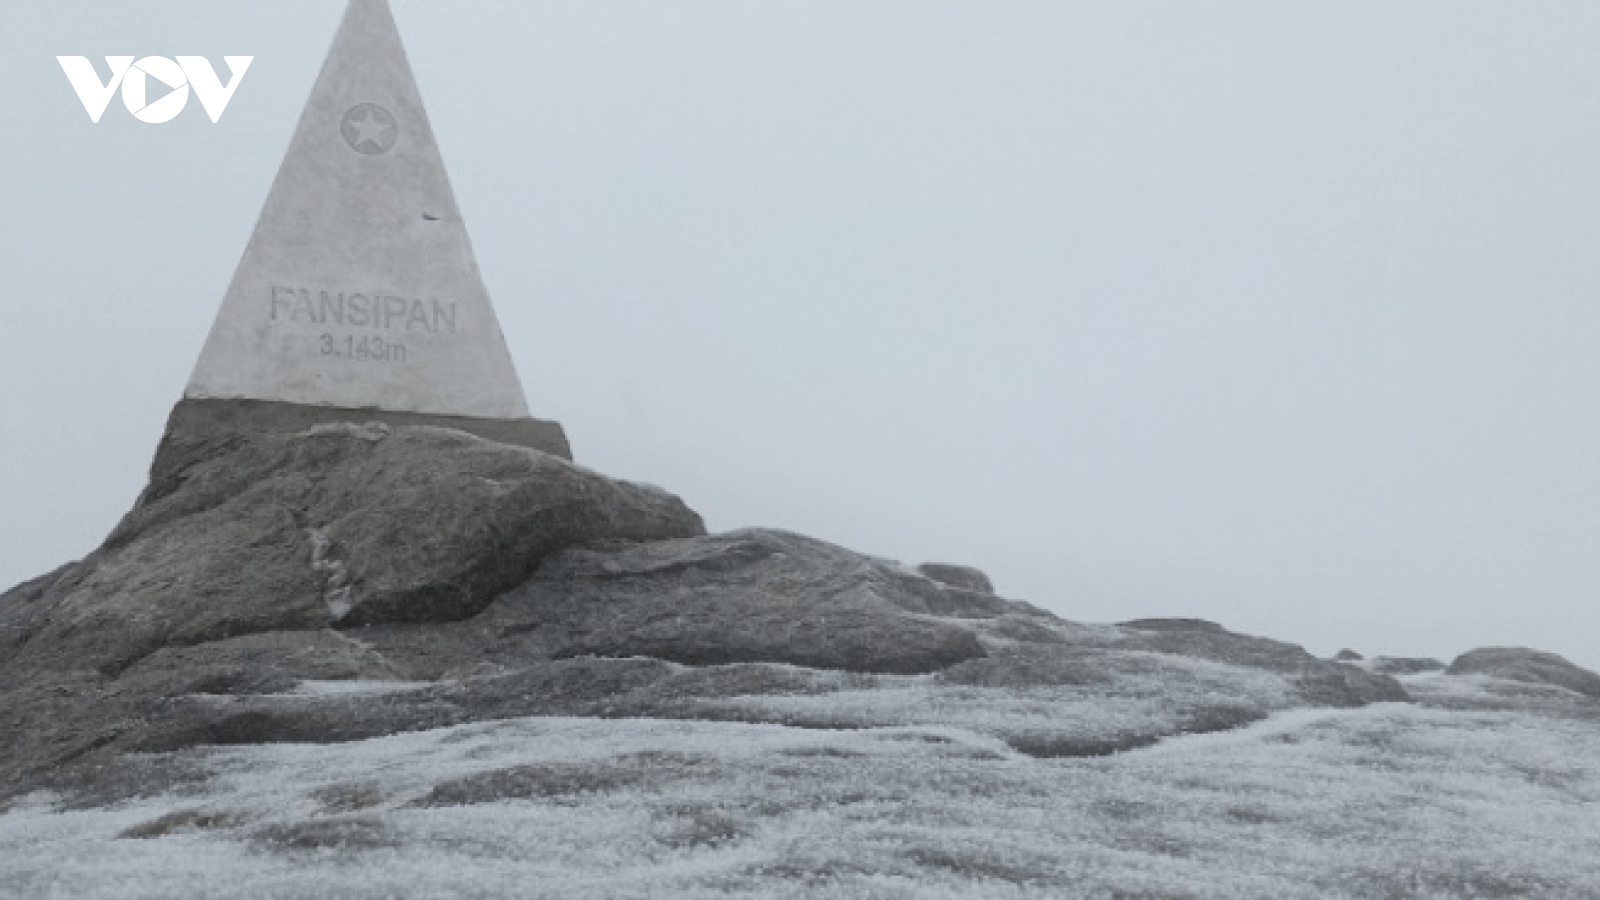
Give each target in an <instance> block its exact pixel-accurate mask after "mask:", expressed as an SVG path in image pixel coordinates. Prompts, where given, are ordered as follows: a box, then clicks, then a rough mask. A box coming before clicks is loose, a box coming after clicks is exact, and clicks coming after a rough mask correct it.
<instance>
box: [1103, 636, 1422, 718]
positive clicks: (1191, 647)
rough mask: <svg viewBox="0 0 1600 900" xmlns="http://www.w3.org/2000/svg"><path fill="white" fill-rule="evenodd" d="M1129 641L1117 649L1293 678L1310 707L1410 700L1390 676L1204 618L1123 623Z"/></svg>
mask: <svg viewBox="0 0 1600 900" xmlns="http://www.w3.org/2000/svg"><path fill="white" fill-rule="evenodd" d="M1120 627H1121V628H1123V629H1124V630H1125V631H1126V632H1128V637H1127V638H1126V640H1124V641H1123V642H1122V643H1121V644H1119V646H1121V647H1125V648H1138V649H1144V650H1153V651H1157V652H1160V653H1171V654H1176V655H1178V656H1190V657H1194V658H1196V659H1209V660H1212V661H1214V662H1220V663H1227V664H1228V665H1233V666H1244V667H1246V668H1253V669H1265V670H1267V671H1269V672H1277V673H1279V674H1281V675H1286V676H1288V677H1290V678H1292V679H1294V680H1295V681H1296V682H1297V683H1298V684H1299V685H1300V690H1301V692H1302V693H1303V694H1304V695H1305V697H1306V700H1307V701H1308V702H1310V703H1314V704H1318V705H1326V706H1361V705H1363V704H1367V703H1381V702H1387V701H1401V700H1407V699H1409V697H1408V695H1407V694H1406V690H1405V688H1404V687H1402V686H1401V685H1400V682H1398V681H1395V680H1394V679H1393V678H1391V677H1389V676H1388V675H1384V674H1380V673H1376V672H1368V671H1367V670H1365V669H1362V668H1359V667H1357V666H1353V665H1350V664H1348V663H1342V662H1332V661H1329V660H1325V659H1318V658H1317V657H1315V656H1312V655H1311V654H1310V653H1309V652H1307V651H1306V649H1305V648H1304V647H1301V646H1300V645H1299V644H1290V643H1287V642H1284V641H1275V640H1271V639H1270V638H1262V637H1252V636H1250V635H1246V634H1236V633H1234V632H1232V631H1229V630H1227V629H1226V628H1223V627H1222V626H1221V625H1218V624H1216V623H1215V622H1207V621H1205V620H1203V619H1138V620H1135V621H1131V622H1123V623H1121V626H1120Z"/></svg>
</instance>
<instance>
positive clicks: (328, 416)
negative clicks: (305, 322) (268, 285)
mask: <svg viewBox="0 0 1600 900" xmlns="http://www.w3.org/2000/svg"><path fill="white" fill-rule="evenodd" d="M336 422H346V423H349V424H352V425H365V424H367V423H369V422H378V423H381V424H383V425H388V426H390V427H392V428H397V427H402V426H407V425H425V426H430V427H434V428H450V429H453V430H456V431H465V432H466V433H468V434H471V435H475V436H477V437H481V438H483V439H484V440H489V441H494V442H495V443H497V444H512V445H514V446H518V447H528V448H531V449H534V450H539V451H542V452H545V453H549V454H551V455H554V456H559V457H561V458H562V459H566V460H570V459H572V449H571V447H570V446H569V445H568V444H567V436H566V433H565V432H564V431H563V430H562V428H561V425H560V424H559V423H557V422H546V421H544V420H541V419H479V418H473V417H471V416H441V415H431V414H428V413H405V412H391V411H389V410H382V409H345V408H342V407H337V406H307V405H305V404H301V403H279V402H275V401H270V400H180V401H178V403H177V404H176V405H174V406H173V407H172V413H171V414H170V415H169V416H168V417H167V427H166V430H165V431H164V432H163V433H162V436H161V443H160V445H159V446H157V447H156V455H155V460H154V461H153V462H152V463H151V465H150V472H151V475H150V480H151V481H152V482H162V481H165V480H166V479H167V478H168V477H169V476H170V475H171V473H173V472H179V471H182V469H183V468H184V467H185V466H186V465H188V464H189V462H190V461H191V460H193V459H194V458H195V457H197V456H204V455H206V454H208V453H211V452H213V449H212V448H214V447H216V446H218V445H219V444H225V443H229V442H235V441H237V439H239V438H242V437H248V436H250V435H255V434H292V433H295V432H299V431H305V430H307V429H309V428H312V427H314V426H317V425H330V424H333V423H336Z"/></svg>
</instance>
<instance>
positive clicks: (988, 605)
mask: <svg viewBox="0 0 1600 900" xmlns="http://www.w3.org/2000/svg"><path fill="white" fill-rule="evenodd" d="M497 606H498V607H501V609H500V610H498V612H499V614H500V615H501V616H502V621H505V622H506V623H507V624H506V625H505V626H504V627H506V628H510V629H517V630H527V631H535V630H536V631H538V633H539V635H540V637H541V640H542V641H543V642H544V643H545V646H546V647H548V649H549V652H550V653H551V654H552V655H555V656H579V655H586V654H594V655H600V656H650V657H655V658H657V659H666V660H672V661H675V662H681V663H688V664H692V665H709V664H720V663H734V662H784V663H792V664H794V665H801V666H810V667H815V668H825V669H848V670H851V671H858V672H931V671H935V670H938V669H941V668H944V667H946V666H949V665H952V664H954V663H957V662H960V661H961V660H964V659H970V658H973V657H977V656H982V655H983V654H984V651H983V648H982V645H981V644H980V643H979V642H978V639H977V637H976V636H975V635H974V633H973V632H972V631H971V630H969V629H966V628H962V627H960V626H959V625H958V624H957V623H954V622H952V623H944V622H938V621H931V620H930V619H929V618H928V617H929V616H940V617H949V618H954V619H963V618H977V619H985V618H998V617H999V616H1001V615H1003V614H1005V613H1007V612H1011V611H1012V610H1013V609H1014V608H1015V607H1013V606H1012V604H1010V603H1009V602H1007V601H1005V600H1001V599H999V598H997V597H994V596H993V595H990V594H980V593H977V592H973V591H965V590H961V589H959V588H951V587H947V586H944V585H940V584H937V583H935V582H930V581H928V580H926V579H922V578H917V577H915V576H912V575H910V574H908V573H905V572H904V571H902V570H901V569H900V568H899V567H898V566H894V565H891V564H887V563H884V562H881V561H878V560H874V559H872V558H870V557H866V556H862V555H860V554H857V553H853V552H851V551H849V550H846V549H844V548H842V547H836V546H834V545H831V544H827V543H824V542H822V541H817V540H813V539H810V538H806V537H802V536H800V535H796V534H789V533H786V532H780V531H768V530H761V529H747V530H743V531H734V532H729V533H726V534H717V535H710V536H707V537H697V538H687V539H682V540H671V541H657V542H653V543H649V544H641V545H638V546H632V547H626V548H622V549H619V550H615V551H609V552H608V551H604V550H593V549H581V548H574V549H570V550H567V551H564V552H562V553H561V554H559V555H557V556H555V557H552V558H551V559H550V560H549V561H548V562H547V563H546V564H545V565H544V566H543V567H541V568H540V570H539V571H538V572H537V573H535V574H534V576H533V577H532V578H530V579H528V581H527V582H525V583H524V584H522V585H521V586H520V587H518V588H517V589H516V590H515V591H512V592H511V593H509V594H507V595H506V596H505V597H504V598H503V599H502V600H501V601H499V602H498V603H497Z"/></svg>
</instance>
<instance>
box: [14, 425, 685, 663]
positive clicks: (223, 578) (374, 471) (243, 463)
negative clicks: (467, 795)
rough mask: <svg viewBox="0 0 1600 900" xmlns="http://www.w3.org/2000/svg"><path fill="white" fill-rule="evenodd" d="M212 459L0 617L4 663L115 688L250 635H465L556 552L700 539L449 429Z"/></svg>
mask: <svg viewBox="0 0 1600 900" xmlns="http://www.w3.org/2000/svg"><path fill="white" fill-rule="evenodd" d="M210 450H211V451H213V452H214V454H215V455H210V456H207V455H204V454H200V455H198V456H197V457H196V458H195V459H193V460H192V461H190V463H189V464H188V465H187V466H185V467H183V468H182V469H180V470H176V471H172V472H169V473H167V477H166V478H165V479H164V480H162V481H160V482H157V483H153V484H152V485H151V486H150V487H149V488H148V489H146V491H145V493H144V495H143V496H142V497H141V498H140V500H139V503H138V505H137V506H136V507H135V508H134V510H133V511H132V512H130V513H129V514H128V515H127V516H126V517H125V518H124V519H123V521H122V522H121V523H120V524H119V525H118V526H117V528H116V530H115V531H114V532H113V533H112V534H111V536H110V537H109V538H107V540H106V543H105V544H104V545H103V546H102V547H101V548H100V549H99V550H97V551H96V552H95V553H94V554H92V555H91V556H90V557H89V558H88V559H86V560H84V561H83V562H81V563H79V564H77V565H74V566H71V567H69V568H67V569H65V570H64V571H61V572H60V573H58V574H56V575H55V576H53V577H52V578H50V579H47V582H48V583H43V582H33V583H30V584H29V585H26V586H24V587H23V588H21V589H18V590H16V591H13V592H9V593H7V594H6V595H5V597H4V598H3V599H0V625H3V626H4V627H3V628H0V641H3V642H4V645H3V646H4V648H5V649H6V650H8V652H9V653H10V654H13V655H14V656H15V662H17V663H18V664H23V663H26V664H30V665H34V666H39V667H49V668H56V669H62V668H94V669H99V670H101V671H103V672H106V673H108V674H114V673H116V672H118V671H120V670H122V669H123V668H125V667H127V666H128V665H130V664H132V663H134V662H136V661H138V660H139V659H141V658H143V657H145V656H146V655H148V654H150V653H152V652H154V651H155V650H157V649H160V648H162V647H173V646H183V645H187V644H197V643H202V642H207V641H215V640H219V639H222V638H227V637H231V636H234V635H240V634H248V633H252V632H265V631H278V630H301V629H307V628H321V627H326V626H329V625H338V626H341V627H350V626H354V625H361V624H368V623H378V622H426V621H448V620H455V619H462V618H466V617H468V616H471V615H473V614H474V613H476V612H478V611H480V610H481V609H483V608H484V607H485V606H487V605H488V604H489V603H490V602H491V601H492V600H493V599H494V598H495V597H496V596H497V595H499V594H500V593H501V592H503V591H505V590H507V589H509V588H511V587H513V586H515V585H516V584H518V583H519V582H521V581H522V580H523V579H525V578H526V577H527V576H528V575H529V574H530V573H531V572H532V571H533V570H534V569H535V568H536V567H537V566H538V565H539V563H540V561H541V560H543V559H544V558H545V557H546V556H548V555H550V554H551V553H554V552H556V551H558V550H560V549H562V548H563V547H566V546H570V545H572V544H575V543H580V542H583V541H589V540H594V539H597V538H625V539H635V540H644V539H652V538H666V537H682V536H688V535H695V534H700V533H702V532H703V531H704V529H703V526H702V525H701V522H700V518H699V517H698V516H697V515H695V514H694V512H693V511H691V510H690V509H689V508H688V507H686V506H684V505H683V503H682V502H681V501H679V500H678V499H677V498H675V497H673V496H671V495H669V494H667V493H665V492H664V491H661V490H659V489H656V488H651V487H647V486H641V485H633V484H628V483H625V482H619V481H614V480H612V479H608V478H605V477H603V476H601V475H598V474H596V473H593V472H590V471H588V470H586V469H582V468H578V467H576V466H573V465H572V464H570V463H568V462H566V461H564V460H561V459H559V458H557V457H554V456H550V455H548V454H544V453H539V452H537V451H533V450H527V449H524V448H520V447H511V446H507V445H503V444H495V443H491V442H488V441H484V440H480V439H478V438H475V437H472V436H470V435H466V434H462V433H460V432H455V431H446V430H443V429H433V428H397V429H393V430H391V429H389V428H387V427H385V426H381V425H376V426H371V427H358V426H351V425H328V426H320V427H318V428H315V429H312V430H311V431H308V432H304V433H301V434H294V435H276V434H263V435H255V436H246V437H235V438H231V439H229V440H226V441H222V442H220V443H219V444H218V445H215V446H212V447H211V448H210Z"/></svg>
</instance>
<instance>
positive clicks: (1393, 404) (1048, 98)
mask: <svg viewBox="0 0 1600 900" xmlns="http://www.w3.org/2000/svg"><path fill="white" fill-rule="evenodd" d="M392 5H393V7H394V11H395V17H396V19H397V21H398V23H399V26H400V29H401V33H402V36H403V37H404V39H405V40H406V42H407V47H408V50H409V52H410V56H411V61H412V64H413V66H414V68H415V69H416V72H417V77H418V81H419V82H420V85H421V89H422V93H423V97H424V100H425V101H426V103H427V106H428V111H429V115H430V117H431V119H432V122H433V126H434V129H435V131H436V133H437V136H438V140H439V144H440V148H441V150H442V152H443V154H444V158H445V162H446V165H447V166H448V168H449V172H450V176H451V180H452V183H453V185H454V187H455V191H456V194H457V198H458V200H459V202H460V207H461V210H462V213H463V215H464V216H465V219H466V223H467V228H468V230H469V232H470V234H471V236H472V240H473V242H474V245H475V247H476V250H477V255H478V261H479V263H480V266H481V268H482V271H483V275H484V279H485V281H486V283H487V285H488V287H489V291H490V295H491V296H492V297H493V299H494V302H495V304H496V308H497V311H498V313H499V316H500V320H501V324H502V326H503V328H504V331H505V336H506V339H507V342H508V343H509V345H510V347H511V351H512V353H513V355H514V357H515V360H516V364H517V366H518V369H519V371H520V374H521V377H522V381H523V384H524V386H525V388H526V391H527V394H528V400H529V404H530V406H531V408H532V409H533V412H534V414H535V415H537V416H541V417H546V418H556V419H559V420H560V421H561V422H562V423H563V424H564V425H565V427H566V429H567V433H568V435H569V437H570V438H571V440H572V444H573V449H574V452H575V455H576V457H577V459H578V460H579V461H580V462H581V463H583V464H585V465H588V466H591V467H593V468H596V469H599V470H601V471H604V472H606V473H608V474H612V475H616V476H619V477H625V478H629V479H634V480H642V481H649V482H653V483H656V484H660V485H663V486H665V487H667V488H669V489H670V490H673V491H674V492H676V493H678V494H680V495H681V496H683V497H684V499H685V500H686V501H687V502H688V503H689V504H690V505H691V506H692V507H694V508H695V509H696V510H698V511H699V512H700V513H701V514H702V515H704V516H705V518H706V520H707V524H708V526H709V527H710V528H712V529H713V530H723V529H728V528H733V527H739V526H745V525H766V526H774V527H781V528H788V529H792V530H796V531H800V532H803V533H807V534H811V535H814V536H816V537H820V538H823V539H826V540H830V541H835V542H838V543H841V544H845V545H847V546H850V547H853V548H855V549H859V550H862V551H866V552H870V553H874V554H879V555H883V556H889V557H893V558H897V559H901V560H905V561H907V562H911V563H915V562H920V561H924V560H931V559H937V560H946V561H953V562H962V563H969V564H973V565H977V566H979V567H981V568H983V569H984V570H986V571H987V572H988V573H989V574H990V575H991V577H992V578H993V579H994V581H995V583H996V585H997V587H998V588H999V590H1000V591H1001V593H1003V594H1005V595H1007V596H1011V597H1018V598H1024V599H1028V600H1032V601H1034V602H1036V603H1039V604H1040V605H1043V606H1046V607H1048V608H1050V609H1052V610H1053V611H1055V612H1057V613H1059V614H1061V615H1064V616H1066V617H1069V618H1072V619H1076V620H1080V621H1117V620H1122V619H1127V618H1132V617H1138V616H1153V615H1185V616H1198V617H1203V618H1207V619H1212V620H1216V621H1220V622H1222V623H1224V624H1226V625H1228V626H1229V627H1232V628H1234V629H1237V630H1243V631H1247V632H1252V633H1258V634H1266V635H1270V636H1273V637H1278V638H1283V639H1287V640H1293V641H1296V642H1301V643H1304V644H1306V645H1307V646H1308V648H1309V649H1311V650H1312V651H1313V652H1316V653H1319V654H1329V653H1332V652H1333V651H1335V650H1337V649H1339V648H1340V647H1344V646H1349V647H1353V648H1354V649H1357V650H1359V651H1362V652H1364V653H1368V654H1373V653H1388V654H1395V655H1432V656H1438V657H1441V658H1443V659H1445V660H1448V659H1450V658H1451V657H1453V656H1454V655H1455V654H1457V653H1459V652H1462V651H1464V650H1467V649H1469V648H1471V647H1475V646H1482V645H1506V644H1510V645H1527V646H1533V647H1538V648H1541V649H1547V650H1553V651H1556V652H1560V653H1563V654H1565V655H1567V656H1569V657H1570V658H1572V659H1573V660H1574V661H1577V662H1580V663H1582V664H1585V665H1588V666H1591V667H1600V638H1597V636H1600V603H1597V602H1596V599H1597V597H1596V594H1597V590H1600V404H1597V403H1596V399H1597V397H1600V360H1597V355H1596V353H1595V352H1594V347H1595V344H1596V340H1597V337H1600V303H1597V298H1596V289H1597V287H1600V253H1597V252H1596V250H1595V246H1596V238H1597V236H1600V235H1597V230H1600V116H1597V112H1600V110H1597V108H1596V107H1597V105H1600V67H1597V63H1596V56H1595V48H1596V47H1597V46H1600V7H1597V6H1596V5H1594V4H1586V3H1578V2H1573V3H1552V2H1539V3H1534V2H1530V3H1515V4H1511V3H1501V2H1496V3H1467V2H1454V0H1452V2H1437V3H1426V2H1411V3H1404V4H1394V3H1388V2H1368V3H1357V2H1342V0H1341V2H1327V3H1321V4H1283V3H1276V2H1262V3H1233V4H1223V3H1208V4H1188V3H1176V2H1173V3H1151V4H1140V3H1133V2H1119V3H1067V2H1057V0H1050V2H928V0H916V2H882V0H874V2H824V0H806V2H764V3H747V2H732V0H728V2H710V0H699V2H693V3H686V2H677V3H674V2H655V0H652V2H637V3H634V2H629V3H621V2H584V3H561V4H554V3H543V2H520V0H519V2H496V3H491V2H479V3H471V4H465V3H444V2H426V0H393V3H392ZM342 8H343V5H342V3H341V2H338V0H293V2H274V3H271V4H267V3H243V2H233V3H217V2H201V0H157V2H142V3H137V4H131V3H130V4H106V3H103V2H95V3H90V2H86V0H73V2H50V3H44V2H38V3H30V4H22V3H10V4H6V5H5V6H4V7H0V86H3V89H0V98H3V99H0V115H3V116H4V119H3V121H4V125H3V126H0V213H3V215H0V273H3V277H4V283H5V289H4V298H3V300H0V303H3V306H0V311H3V312H0V378H3V383H4V385H5V390H4V393H3V394H0V460H3V462H4V464H3V466H0V509H3V510H4V514H3V516H0V584H3V585H10V584H12V583H14V582H17V581H20V580H21V579H23V578H26V577H30V576H33V575H36V574H39V573H42V572H44V571H46V570H48V569H51V568H53V567H54V566H56V565H58V564H59V563H61V562H64V561H66V560H68V559H71V558H75V557H78V556H81V555H82V554H84V553H86V552H88V551H89V550H90V549H92V548H93V547H94V546H95V545H96V544H97V543H98V542H99V540H100V539H101V538H102V537H103V536H104V535H105V533H106V532H107V531H108V530H109V529H110V527H111V526H112V525H113V524H114V523H115V521H116V519H117V517H118V516H119V515H120V514H121V513H122V512H123V511H125V510H126V508H127V507H128V505H129V504H130V503H131V502H132V500H133V499H134V497H135V496H136V495H137V493H138V491H139V489H140V488H141V487H142V485H143V476H144V472H145V469H146V467H147V466H148V463H149V460H150V456H151V453H152V451H153V450H154V447H155V443H156V440H157V439H158V437H159V436H160V433H161V428H162V425H163V422H164V419H165V416H166V413H167V411H168V409H169V408H170V407H171V405H172V403H173V402H175V401H176V400H177V399H178V398H179V396H180V395H181V393H182V391H183V387H184V384H185V382H186V381H187V379H188V375H189V372H190V369H191V367H192V366H193V364H194V361H195V358H196V356H197V355H198V353H199V350H200V346H201V344H202V342H203V340H204V338H205V335H206V333H207V331H208V329H209V327H210V324H211V320H212V317H213V315H214V314H215V312H216V309H217V306H218V304H219V302H220V301H221V298H222V294H223V292H224V290H225V289H226V287H227V283H228V279H229V277H230V276H231V274H232V272H233V268H234V266H235V265H236V263H237V262H238V260H239V256H240V253H241V252H242V251H243V249H244V245H245V242H246V240H247V238H248V236H249V232H250V229H251V227H252V225H253V224H254V221H255V217H256V215H257V214H258V213H259V211H260V208H261V203H262V201H263V200H264V199H265V197H266V193H267V188H268V186H269V184H270V183H271V179H272V176H273V175H274V173H275V172H276V168H277V165H278V162H279V160H280V159H281V157H282V154H283V151H284V150H285V148H286V146H287V144H288V140H289V137H290V134H291V132H292V130H293V127H294V123H295V121H296V119H297V117H298V115H299V111H300V106H301V104H302V102H303V101H304V99H305V97H306V94H307V92H308V91H309V89H310V87H311V83H312V81H313V79H314V78H315V75H316V72H317V68H318V66H319V65H320V63H321V60H322V56H323V54H324V52H325V51H326V49H327V46H328V43H329V41H330V40H331V38H332V34H333V29H334V27H335V25H336V23H337V20H338V17H339V15H340V13H341V11H342ZM57 54H69V55H85V56H89V57H91V58H93V59H95V60H96V62H97V64H98V65H99V66H100V67H101V71H102V74H103V72H104V68H103V67H104V62H103V60H101V59H100V57H102V56H104V55H107V54H123V55H126V54H132V55H135V56H145V55H164V56H177V55H180V54H184V55H188V54H193V55H204V56H207V57H209V58H210V59H211V60H212V61H213V63H214V64H215V65H216V67H217V68H218V70H219V72H222V73H224V74H225V72H226V69H225V67H224V66H223V64H222V61H221V57H222V56H223V55H253V56H255V62H254V64H253V65H252V67H251V68H250V70H249V72H248V74H247V75H246V76H245V80H244V82H243V84H242V86H241V87H240V89H239V91H238V93H237V94H236V95H235V97H234V99H233V101H232V104H231V105H230V106H229V107H228V109H227V112H226V114H225V115H224V116H223V118H222V121H221V122H220V123H219V124H215V125H214V124H212V123H211V122H210V121H209V120H208V119H207V118H206V116H205V115H204V113H203V112H202V110H201V109H200V105H199V103H198V101H196V100H193V99H191V101H190V103H189V108H188V109H187V110H186V111H185V112H184V113H183V114H182V115H181V116H179V117H178V119H176V120H175V121H173V122H171V123H169V124H165V125H147V124H144V123H140V122H138V121H136V120H134V119H133V117H132V116H131V115H129V114H128V113H127V111H126V110H125V109H124V108H123V107H122V104H121V101H120V99H113V101H112V105H111V106H110V107H109V108H108V110H107V112H106V114H105V116H104V118H103V119H102V120H101V122H100V124H98V125H94V124H91V123H90V121H89V118H88V116H87V115H86V114H85V112H84V110H83V107H82V106H81V104H80V103H79V101H78V99H77V97H76V96H75V95H74V94H73V92H72V90H71V88H70V86H69V84H68V82H67V79H66V77H65V76H64V75H63V73H62V71H61V69H60V67H59V66H58V65H57V63H56V61H55V56H56V55H57Z"/></svg>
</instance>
